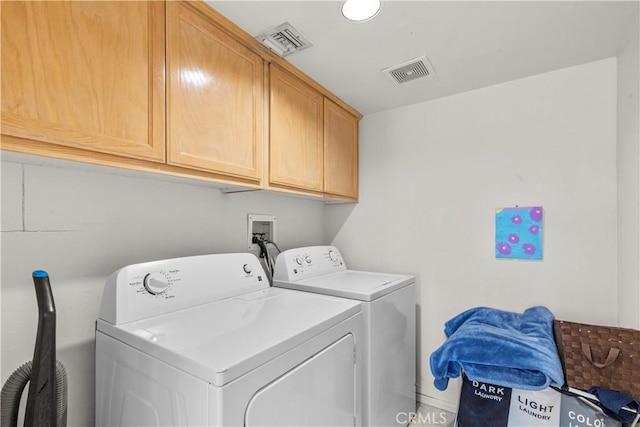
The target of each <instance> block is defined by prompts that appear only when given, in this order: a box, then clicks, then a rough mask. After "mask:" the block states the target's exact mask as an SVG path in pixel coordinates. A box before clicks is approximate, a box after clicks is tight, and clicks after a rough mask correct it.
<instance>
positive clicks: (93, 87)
mask: <svg viewBox="0 0 640 427" xmlns="http://www.w3.org/2000/svg"><path fill="white" fill-rule="evenodd" d="M1 14H2V40H1V44H2V53H1V57H2V59H1V61H2V65H1V67H2V134H3V135H5V136H9V137H10V138H11V137H14V138H20V139H12V140H11V141H12V144H13V145H16V144H17V146H18V147H20V144H28V141H24V140H25V139H27V140H34V141H39V142H45V143H53V144H58V145H62V146H67V147H75V148H81V149H86V150H92V151H99V152H103V153H110V154H117V155H121V156H127V157H133V158H141V159H147V160H154V161H163V160H164V154H165V152H164V148H165V138H164V129H165V126H164V101H165V100H164V4H163V2H156V1H99V2H93V1H6V2H2V9H1ZM16 141H17V142H16ZM20 141H23V142H20ZM3 142H4V140H3Z"/></svg>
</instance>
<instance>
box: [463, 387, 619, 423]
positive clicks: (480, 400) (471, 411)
mask: <svg viewBox="0 0 640 427" xmlns="http://www.w3.org/2000/svg"><path fill="white" fill-rule="evenodd" d="M456 426H457V427H621V426H622V424H621V423H620V422H618V421H616V420H614V419H612V418H610V417H608V416H606V415H605V414H604V413H603V412H602V411H601V410H600V409H599V408H597V407H596V406H593V405H590V404H588V403H585V402H584V401H582V400H581V399H579V398H577V397H574V396H570V395H566V394H563V393H560V392H559V391H557V390H555V389H553V388H551V387H548V388H545V389H543V390H520V389H512V388H509V387H502V386H497V385H493V384H486V383H482V382H478V381H472V380H470V379H468V378H467V377H466V376H464V375H463V379H462V389H461V391H460V403H459V406H458V414H457V417H456Z"/></svg>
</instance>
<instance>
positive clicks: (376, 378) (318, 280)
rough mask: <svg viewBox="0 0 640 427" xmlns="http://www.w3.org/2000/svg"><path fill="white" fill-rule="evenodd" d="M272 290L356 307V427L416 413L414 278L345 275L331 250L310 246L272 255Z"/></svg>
mask: <svg viewBox="0 0 640 427" xmlns="http://www.w3.org/2000/svg"><path fill="white" fill-rule="evenodd" d="M273 284H274V286H277V287H281V288H288V289H297V290H302V291H307V292H312V293H316V294H323V295H333V296H337V297H341V298H343V299H345V301H361V302H362V314H363V322H364V337H363V340H362V341H363V342H364V347H365V350H364V355H363V358H364V377H363V388H362V399H363V401H362V403H363V405H362V423H363V425H366V426H396V425H400V424H402V423H406V421H407V419H408V417H409V416H410V414H411V413H414V412H415V410H416V341H415V339H416V315H415V311H416V307H415V304H416V303H415V278H414V277H413V276H407V275H394V274H384V273H374V272H364V271H355V270H348V269H347V265H346V264H345V262H344V260H343V258H342V255H341V254H340V252H339V251H338V249H337V248H335V247H333V246H312V247H306V248H298V249H291V250H288V251H284V252H282V253H281V254H280V255H278V258H277V259H276V267H275V273H274V282H273Z"/></svg>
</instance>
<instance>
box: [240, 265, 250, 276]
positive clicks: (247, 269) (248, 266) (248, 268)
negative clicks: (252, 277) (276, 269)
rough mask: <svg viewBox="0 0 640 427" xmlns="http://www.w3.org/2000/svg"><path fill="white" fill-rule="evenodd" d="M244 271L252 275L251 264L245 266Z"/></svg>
mask: <svg viewBox="0 0 640 427" xmlns="http://www.w3.org/2000/svg"><path fill="white" fill-rule="evenodd" d="M242 269H243V270H244V272H245V273H247V274H251V266H250V265H249V264H245V265H243V266H242Z"/></svg>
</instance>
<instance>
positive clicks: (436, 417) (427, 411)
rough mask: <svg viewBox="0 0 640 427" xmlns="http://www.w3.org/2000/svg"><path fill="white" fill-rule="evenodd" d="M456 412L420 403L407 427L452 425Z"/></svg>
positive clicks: (447, 426) (449, 426) (452, 426)
mask: <svg viewBox="0 0 640 427" xmlns="http://www.w3.org/2000/svg"><path fill="white" fill-rule="evenodd" d="M455 421H456V414H454V413H451V412H448V411H445V410H443V409H440V408H436V407H433V406H429V405H425V404H420V406H419V407H418V413H417V414H416V416H415V418H414V419H413V422H412V423H411V424H409V427H434V426H439V427H443V426H444V427H454V425H455Z"/></svg>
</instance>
